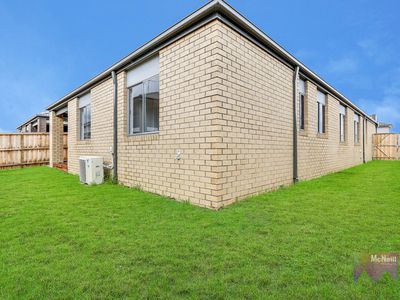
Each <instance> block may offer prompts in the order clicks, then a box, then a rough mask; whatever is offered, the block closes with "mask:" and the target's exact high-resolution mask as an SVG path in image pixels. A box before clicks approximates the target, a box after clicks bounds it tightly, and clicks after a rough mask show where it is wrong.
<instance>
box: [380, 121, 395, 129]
mask: <svg viewBox="0 0 400 300" xmlns="http://www.w3.org/2000/svg"><path fill="white" fill-rule="evenodd" d="M378 127H379V128H392V127H393V125H392V124H390V123H383V122H379V123H378Z"/></svg>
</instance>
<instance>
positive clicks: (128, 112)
mask: <svg viewBox="0 0 400 300" xmlns="http://www.w3.org/2000/svg"><path fill="white" fill-rule="evenodd" d="M155 77H157V78H158V95H159V96H158V109H160V74H156V75H153V76H151V77H149V78H146V79H144V80H142V81H139V82H137V83H134V84H132V85H130V86H127V87H126V89H127V101H126V102H127V107H126V118H127V122H126V125H127V130H126V132H127V135H128V136H137V135H147V134H157V133H159V132H160V123H158V130H154V131H146V129H147V127H148V126H146V119H147V116H146V108H147V105H146V102H147V97H146V94H147V93H146V92H145V90H146V85H145V83H147V82H149V81H150V80H151V79H152V78H155ZM139 85H141V89H142V109H141V110H142V112H141V115H142V121H141V128H143V129H142V131H140V132H132V130H131V129H132V124H133V120H134V119H133V111H132V119H131V102H132V105H133V101H131V100H133V99H132V90H133V88H134V87H136V86H139ZM159 120H160V115H159V116H158V122H159Z"/></svg>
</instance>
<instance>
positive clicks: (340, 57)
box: [0, 0, 400, 131]
mask: <svg viewBox="0 0 400 300" xmlns="http://www.w3.org/2000/svg"><path fill="white" fill-rule="evenodd" d="M206 2H207V1H204V0H191V1H187V0H179V1H178V0H163V1H159V0H152V1H138V0H130V1H118V0H115V1H75V0H72V1H41V0H38V1H19V0H14V1H8V0H7V1H6V0H0V91H1V94H0V131H15V127H16V126H17V125H19V124H20V123H21V122H22V121H24V120H25V119H27V118H28V117H30V116H32V115H34V114H36V113H38V112H40V111H43V110H44V109H45V107H46V106H47V105H48V104H50V103H52V102H54V101H56V100H57V99H59V98H61V97H62V96H64V95H65V94H66V93H67V92H69V91H70V90H72V89H74V88H76V87H77V86H79V85H80V84H82V83H84V82H85V81H87V80H88V79H90V78H91V77H93V76H94V75H96V74H98V73H99V72H101V71H103V70H104V69H106V68H107V67H108V66H110V65H111V64H113V63H114V62H116V61H117V60H119V59H120V58H122V57H123V56H125V55H127V54H128V53H130V52H131V51H133V50H134V49H135V48H137V47H138V46H140V45H142V44H143V43H145V42H147V41H148V40H150V39H151V38H153V37H154V36H156V35H157V34H159V33H160V32H161V31H163V30H165V29H167V28H168V27H169V26H171V25H173V24H174V23H175V22H177V21H178V20H180V19H181V18H183V17H185V16H186V15H187V14H189V13H191V12H192V11H193V10H195V9H197V8H198V7H200V6H201V5H203V4H204V3H206ZM228 2H229V3H230V4H231V5H232V6H233V7H235V8H236V9H237V10H238V11H239V12H241V13H242V14H243V15H244V16H245V17H247V18H248V19H249V20H250V21H252V22H253V23H254V24H256V25H257V26H258V27H259V28H260V29H262V30H263V31H264V32H265V33H267V34H268V35H269V36H270V37H272V38H273V39H274V40H275V41H277V42H278V43H280V44H281V45H282V46H283V47H285V48H286V49H287V50H289V51H290V52H291V53H292V54H294V55H295V56H296V57H297V58H299V59H300V60H301V61H302V62H303V63H305V64H306V65H307V66H308V67H310V68H311V69H312V70H313V71H315V72H316V73H317V74H319V75H320V76H322V77H323V78H324V79H325V80H327V81H328V82H329V83H330V84H332V85H333V86H334V87H336V88H337V89H338V90H339V91H340V92H342V93H343V94H344V95H346V96H347V97H348V98H350V99H351V100H352V101H353V102H355V103H356V104H358V105H359V106H361V108H363V109H364V110H365V111H366V112H368V113H371V114H372V113H377V114H378V117H379V119H380V121H386V122H392V123H393V124H395V130H396V131H399V130H400V59H399V58H400V22H399V20H398V15H399V11H400V2H399V1H396V0H382V1H372V0H369V1H368V0H352V1H348V0H336V1H328V0H326V1H325V0H312V1H307V0H304V1H293V0H292V1H289V0H280V1H272V0H271V1H269V0H268V1H267V0H254V1H252V0H247V1H243V0H231V1H228Z"/></svg>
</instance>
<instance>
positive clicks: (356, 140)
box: [354, 113, 360, 145]
mask: <svg viewBox="0 0 400 300" xmlns="http://www.w3.org/2000/svg"><path fill="white" fill-rule="evenodd" d="M354 116H355V118H356V117H357V119H358V120H355V118H354V144H355V145H359V144H360V115H359V114H356V113H355V114H354Z"/></svg>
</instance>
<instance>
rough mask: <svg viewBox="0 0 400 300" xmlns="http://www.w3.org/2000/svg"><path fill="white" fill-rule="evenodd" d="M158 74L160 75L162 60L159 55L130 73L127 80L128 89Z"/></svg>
mask: <svg viewBox="0 0 400 300" xmlns="http://www.w3.org/2000/svg"><path fill="white" fill-rule="evenodd" d="M158 73H160V59H159V57H158V55H157V56H155V57H153V58H151V59H149V60H147V61H145V62H143V63H141V64H140V65H138V66H136V67H135V68H133V69H132V70H130V71H128V73H127V79H126V84H127V87H130V86H132V85H135V84H137V83H139V82H142V81H143V80H145V79H148V78H150V77H152V76H154V75H157V74H158Z"/></svg>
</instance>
